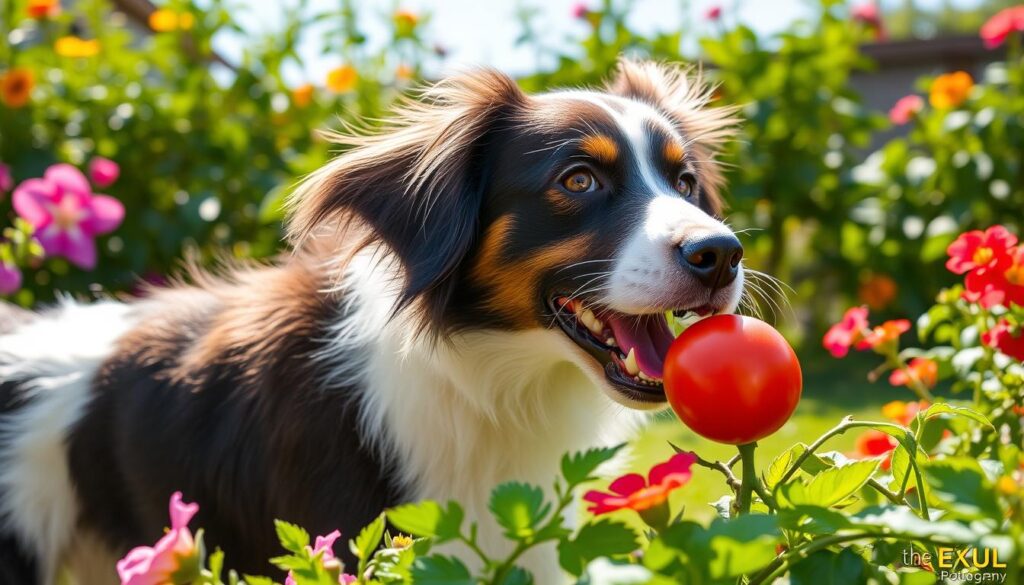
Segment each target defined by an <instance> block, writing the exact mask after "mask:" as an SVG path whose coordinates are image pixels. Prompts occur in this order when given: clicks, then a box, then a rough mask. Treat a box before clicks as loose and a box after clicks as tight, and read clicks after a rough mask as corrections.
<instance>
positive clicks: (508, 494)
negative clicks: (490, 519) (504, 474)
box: [489, 481, 551, 540]
mask: <svg viewBox="0 0 1024 585" xmlns="http://www.w3.org/2000/svg"><path fill="white" fill-rule="evenodd" d="M489 507H490V509H491V513H492V514H494V517H495V519H497V521H498V524H500V525H501V526H502V528H504V529H505V536H507V537H509V538H511V539H513V540H521V539H525V538H528V537H529V536H531V535H532V534H533V530H534V528H536V527H537V525H538V524H540V521H541V520H543V519H544V516H546V515H547V513H548V512H549V511H550V510H551V504H550V503H545V502H544V492H543V491H542V490H541V489H540V488H539V487H537V486H534V485H530V484H525V483H520V482H514V481H513V482H507V483H503V484H501V485H499V486H498V487H496V488H494V491H492V492H491V501H490V504H489Z"/></svg>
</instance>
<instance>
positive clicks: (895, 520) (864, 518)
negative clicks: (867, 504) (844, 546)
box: [850, 505, 984, 543]
mask: <svg viewBox="0 0 1024 585" xmlns="http://www.w3.org/2000/svg"><path fill="white" fill-rule="evenodd" d="M850 521H851V522H853V524H854V525H855V526H859V527H871V528H880V529H883V530H885V531H886V532H890V533H894V534H896V535H900V536H904V537H908V538H915V537H916V538H939V539H944V540H948V541H950V542H961V543H969V542H975V541H977V540H978V539H979V538H981V537H982V536H984V534H983V533H978V532H975V531H974V530H972V529H971V527H969V526H967V525H965V524H961V523H960V522H954V521H952V520H924V519H922V518H921V517H919V516H918V515H917V514H915V513H914V511H913V510H911V509H910V508H908V507H906V506H891V505H886V506H877V507H872V508H866V509H864V510H861V511H860V512H858V513H856V514H854V515H852V516H851V517H850Z"/></svg>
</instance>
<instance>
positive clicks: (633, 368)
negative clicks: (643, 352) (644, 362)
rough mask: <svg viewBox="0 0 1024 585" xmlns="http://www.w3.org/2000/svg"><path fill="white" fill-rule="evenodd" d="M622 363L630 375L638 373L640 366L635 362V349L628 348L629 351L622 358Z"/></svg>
mask: <svg viewBox="0 0 1024 585" xmlns="http://www.w3.org/2000/svg"><path fill="white" fill-rule="evenodd" d="M623 364H625V366H626V371H627V372H629V375H630V376H635V375H637V374H639V373H640V366H638V365H637V363H636V350H635V349H633V348H629V353H628V354H627V355H626V359H625V360H623Z"/></svg>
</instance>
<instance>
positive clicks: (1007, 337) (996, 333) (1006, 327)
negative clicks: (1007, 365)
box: [981, 319, 1024, 362]
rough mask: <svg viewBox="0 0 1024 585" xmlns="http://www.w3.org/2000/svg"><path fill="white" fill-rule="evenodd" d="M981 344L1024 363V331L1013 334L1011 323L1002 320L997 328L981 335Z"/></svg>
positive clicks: (997, 324)
mask: <svg viewBox="0 0 1024 585" xmlns="http://www.w3.org/2000/svg"><path fill="white" fill-rule="evenodd" d="M981 342H982V343H984V344H985V345H987V346H989V347H991V348H993V349H998V350H999V351H1001V352H1003V353H1004V354H1006V355H1008V356H1010V357H1012V358H1015V359H1018V360H1020V361H1022V362H1024V331H1018V332H1017V334H1016V335H1014V334H1013V329H1012V327H1010V322H1009V321H1007V320H1006V319H1000V320H999V322H998V323H996V326H995V327H993V328H992V329H989V330H988V331H986V332H984V333H982V334H981Z"/></svg>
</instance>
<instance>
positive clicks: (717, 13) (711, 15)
mask: <svg viewBox="0 0 1024 585" xmlns="http://www.w3.org/2000/svg"><path fill="white" fill-rule="evenodd" d="M704 18H706V19H707V20H711V21H714V20H718V19H719V18H722V7H721V6H719V5H718V4H712V5H711V6H708V9H707V10H705V11H704Z"/></svg>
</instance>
